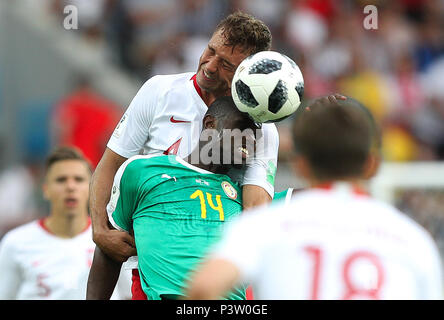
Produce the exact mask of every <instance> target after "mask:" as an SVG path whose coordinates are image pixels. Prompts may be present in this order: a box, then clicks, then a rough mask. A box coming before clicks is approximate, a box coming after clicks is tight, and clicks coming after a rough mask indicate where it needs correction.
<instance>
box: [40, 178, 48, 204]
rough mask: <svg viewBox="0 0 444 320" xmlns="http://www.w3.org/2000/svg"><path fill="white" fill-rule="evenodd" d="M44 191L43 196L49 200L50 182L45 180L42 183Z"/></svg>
mask: <svg viewBox="0 0 444 320" xmlns="http://www.w3.org/2000/svg"><path fill="white" fill-rule="evenodd" d="M42 193H43V198H44V199H45V200H49V191H48V184H47V183H46V181H45V182H43V184H42Z"/></svg>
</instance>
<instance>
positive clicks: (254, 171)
mask: <svg viewBox="0 0 444 320" xmlns="http://www.w3.org/2000/svg"><path fill="white" fill-rule="evenodd" d="M262 134H263V135H262V137H261V138H259V139H258V140H257V142H256V156H255V158H254V159H253V161H251V163H248V164H247V169H246V172H245V175H244V177H243V181H242V183H241V184H242V185H247V184H251V185H256V186H259V187H262V188H264V189H265V190H266V191H267V192H268V194H269V195H270V196H271V197H272V198H273V196H274V179H275V176H276V169H277V160H278V149H279V134H278V131H277V128H276V126H275V125H274V124H272V123H271V124H269V123H265V124H263V126H262Z"/></svg>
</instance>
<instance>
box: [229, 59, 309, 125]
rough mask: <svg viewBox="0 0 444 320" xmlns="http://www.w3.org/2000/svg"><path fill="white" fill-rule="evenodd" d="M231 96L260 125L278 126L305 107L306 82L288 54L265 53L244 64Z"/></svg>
mask: <svg viewBox="0 0 444 320" xmlns="http://www.w3.org/2000/svg"><path fill="white" fill-rule="evenodd" d="M231 94H232V96H233V100H234V102H235V104H236V106H237V108H238V109H239V110H240V111H242V112H246V113H248V114H249V115H250V116H251V117H252V118H253V119H254V120H255V121H256V122H260V123H265V122H277V121H280V120H282V119H285V118H286V117H288V116H290V115H291V114H293V113H294V112H295V111H296V110H297V109H298V107H299V106H300V104H301V100H302V96H303V94H304V78H303V77H302V72H301V70H300V69H299V67H298V66H297V64H296V63H295V62H294V61H293V60H291V59H290V58H289V57H287V56H286V55H284V54H281V53H279V52H275V51H261V52H258V53H256V54H253V55H251V56H249V57H247V58H245V60H243V61H242V62H241V64H240V65H239V66H238V67H237V69H236V72H235V73H234V77H233V81H232V85H231Z"/></svg>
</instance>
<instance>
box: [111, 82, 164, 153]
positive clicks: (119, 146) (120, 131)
mask: <svg viewBox="0 0 444 320" xmlns="http://www.w3.org/2000/svg"><path fill="white" fill-rule="evenodd" d="M157 84H158V81H157V77H153V78H151V79H149V80H148V81H147V82H145V84H144V85H143V86H142V87H141V88H140V90H139V91H138V92H137V94H136V95H135V97H134V98H133V100H132V101H131V103H130V105H129V107H128V108H127V110H126V111H125V113H124V114H123V116H122V118H121V119H120V121H119V123H118V124H117V126H116V128H115V129H114V132H113V134H112V135H111V138H110V140H109V141H108V144H107V147H108V148H110V149H111V150H113V151H114V152H116V153H117V154H119V155H121V156H122V157H125V158H130V157H131V156H134V155H137V154H139V153H140V150H142V149H143V146H144V144H145V142H146V141H147V139H148V136H149V129H150V126H151V122H152V119H153V115H154V114H155V110H154V108H155V107H156V105H157V103H156V99H157V95H158V91H159V90H158V88H157V87H158V85H157Z"/></svg>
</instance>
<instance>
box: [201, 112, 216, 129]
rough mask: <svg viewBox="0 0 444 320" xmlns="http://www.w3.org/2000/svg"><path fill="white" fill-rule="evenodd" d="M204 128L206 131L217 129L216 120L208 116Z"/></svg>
mask: <svg viewBox="0 0 444 320" xmlns="http://www.w3.org/2000/svg"><path fill="white" fill-rule="evenodd" d="M203 128H204V129H216V118H215V117H213V116H212V115H210V114H207V115H206V116H205V117H204V118H203Z"/></svg>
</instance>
